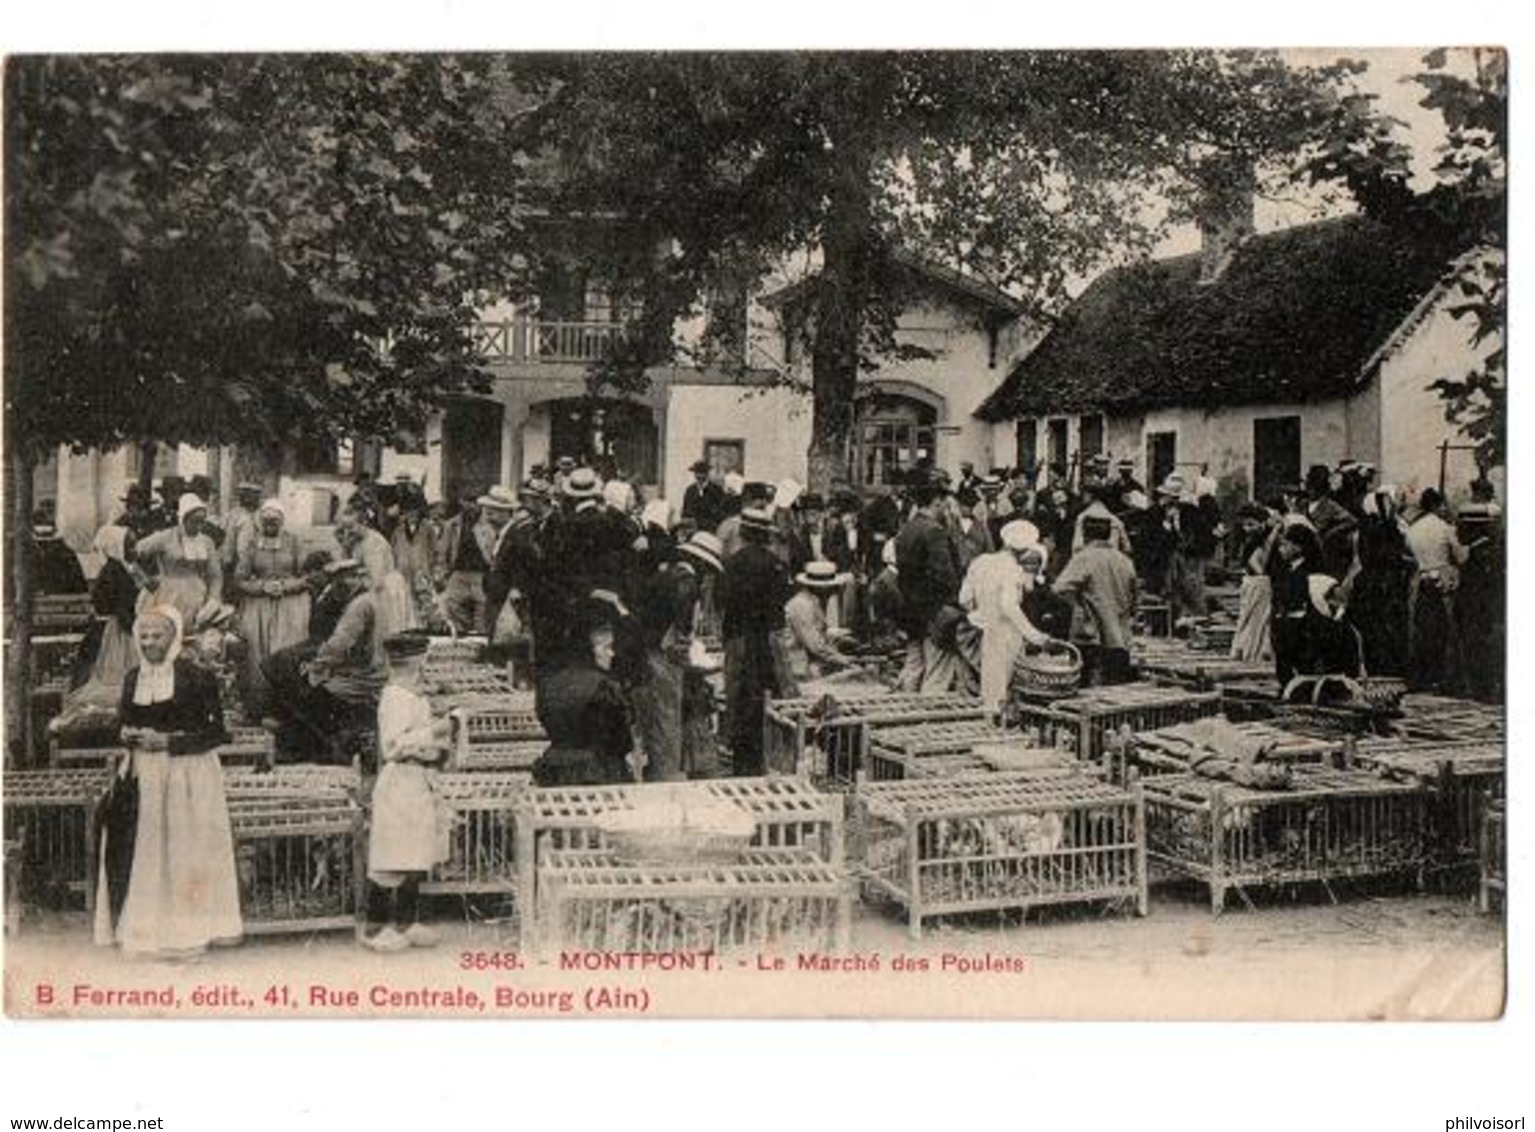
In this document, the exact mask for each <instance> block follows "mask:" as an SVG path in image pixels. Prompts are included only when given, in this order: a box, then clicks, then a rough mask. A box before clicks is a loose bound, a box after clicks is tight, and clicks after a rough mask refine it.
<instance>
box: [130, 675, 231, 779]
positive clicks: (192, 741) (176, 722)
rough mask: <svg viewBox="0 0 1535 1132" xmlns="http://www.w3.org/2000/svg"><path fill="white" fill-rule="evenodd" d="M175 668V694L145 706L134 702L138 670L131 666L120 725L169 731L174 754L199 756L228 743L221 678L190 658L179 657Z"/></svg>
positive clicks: (169, 743) (171, 749) (170, 746)
mask: <svg viewBox="0 0 1535 1132" xmlns="http://www.w3.org/2000/svg"><path fill="white" fill-rule="evenodd" d="M175 669H176V692H175V695H173V696H172V697H171V698H170V699H168V700H166V701H164V702H163V703H158V704H145V705H140V704H136V703H134V702H133V694H134V690H135V689H136V688H137V687H138V683H139V670H138V668H136V667H135V668H133V669H130V670H129V672H128V675H127V676H126V677H124V678H123V691H122V697H121V699H120V700H119V701H118V705H117V719H118V723H119V725H120V726H122V727H152V728H154V729H155V730H156V731H165V732H168V733H169V735H170V739H169V741H168V743H167V748H168V750H169V752H170V753H171V754H172V755H199V754H202V753H203V752H204V751H210V750H212V749H213V748H214V747H217V746H218V745H219V744H221V743H226V742H228V741H229V733H228V732H227V731H226V730H225V728H224V711H223V709H222V708H221V707H220V706H219V686H218V679H217V678H216V677H215V676H214V675H213V673H211V672H208V671H207V670H205V669H202V668H199V667H198V666H197V665H195V664H193V663H192V662H191V661H190V660H182V659H179V658H178V659H177V660H176V662H175Z"/></svg>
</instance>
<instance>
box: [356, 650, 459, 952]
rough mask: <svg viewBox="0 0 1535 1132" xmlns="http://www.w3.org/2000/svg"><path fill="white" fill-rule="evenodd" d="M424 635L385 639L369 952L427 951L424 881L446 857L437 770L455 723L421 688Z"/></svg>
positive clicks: (433, 938)
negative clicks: (435, 713)
mask: <svg viewBox="0 0 1535 1132" xmlns="http://www.w3.org/2000/svg"><path fill="white" fill-rule="evenodd" d="M426 648H427V638H426V635H425V634H424V633H399V634H396V635H395V636H392V637H389V638H388V639H386V640H385V641H384V655H385V657H386V658H387V659H388V661H389V682H388V683H387V684H385V685H384V690H383V692H382V694H381V695H380V697H379V702H378V747H379V772H378V781H377V782H376V783H375V784H374V787H373V813H372V821H371V823H370V830H369V837H368V881H369V884H368V926H367V929H366V930H365V932H364V934H363V938H362V943H363V946H364V947H367V948H370V949H371V950H373V951H403V950H405V949H406V948H409V947H430V946H432V945H433V944H434V943H436V942H437V933H436V932H434V931H432V929H431V928H429V927H427V926H426V925H424V924H422V923H421V921H420V902H421V901H420V892H421V882H422V881H423V880H424V879H426V875H427V873H429V872H430V871H431V870H432V867H433V866H434V865H436V864H438V863H439V862H441V861H443V860H445V859H446V858H447V844H446V838H444V837H442V836H441V830H442V828H443V827H442V824H441V823H440V820H439V800H438V796H437V793H436V791H435V790H434V789H433V782H434V780H435V778H436V775H437V771H436V770H435V769H434V768H435V766H436V764H437V763H439V762H440V761H441V760H442V758H443V756H444V754H445V753H446V751H447V747H448V744H449V742H450V740H451V736H452V724H451V722H450V721H449V720H448V719H447V718H441V719H434V718H433V717H432V708H431V704H430V703H429V702H428V701H427V698H426V696H425V695H423V694H422V692H421V690H420V686H419V676H420V671H421V661H422V658H423V657H424V656H425V655H426Z"/></svg>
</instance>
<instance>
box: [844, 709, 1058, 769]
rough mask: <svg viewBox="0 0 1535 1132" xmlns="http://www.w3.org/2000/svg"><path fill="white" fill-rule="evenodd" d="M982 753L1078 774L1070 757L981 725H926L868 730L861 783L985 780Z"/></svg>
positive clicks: (969, 722) (945, 722)
mask: <svg viewBox="0 0 1535 1132" xmlns="http://www.w3.org/2000/svg"><path fill="white" fill-rule="evenodd" d="M988 752H1005V753H1006V754H1008V755H1012V756H1017V757H1018V758H1019V759H1032V760H1034V761H1038V762H1040V763H1054V764H1057V765H1060V766H1062V767H1067V766H1069V768H1070V769H1072V770H1074V771H1075V770H1080V769H1081V764H1080V763H1078V762H1077V760H1076V755H1075V752H1061V751H1058V750H1056V749H1054V748H1044V747H1038V746H1034V745H1033V744H1030V743H1029V742H1028V740H1027V739H1025V738H1023V737H1022V736H1021V735H1019V733H1018V732H1016V731H1006V730H1004V729H1002V728H1000V727H998V726H996V725H995V724H993V723H990V722H988V721H986V720H984V719H959V720H937V721H934V720H929V721H927V722H924V723H909V724H897V725H894V726H884V725H880V726H874V727H871V728H870V729H869V733H868V757H867V759H866V760H865V764H864V765H865V768H866V769H865V771H864V781H866V782H898V781H900V780H902V779H907V778H945V777H950V776H953V775H956V774H986V773H990V772H992V771H994V770H996V769H998V768H997V766H996V764H995V762H994V761H992V759H989V758H988V757H987V755H988Z"/></svg>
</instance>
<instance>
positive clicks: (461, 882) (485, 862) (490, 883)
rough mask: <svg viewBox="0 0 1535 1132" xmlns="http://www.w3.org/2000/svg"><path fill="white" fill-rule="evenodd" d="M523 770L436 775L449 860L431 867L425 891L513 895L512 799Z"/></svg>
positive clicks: (523, 785)
mask: <svg viewBox="0 0 1535 1132" xmlns="http://www.w3.org/2000/svg"><path fill="white" fill-rule="evenodd" d="M529 782H530V776H529V775H527V774H525V773H515V772H514V773H506V772H495V771H492V772H484V771H457V772H453V773H448V774H440V775H438V776H437V779H436V784H435V789H436V792H437V796H438V797H439V798H440V799H442V801H443V803H444V805H445V806H446V807H447V809H448V810H449V811H450V813H451V815H452V817H451V821H452V826H451V830H450V832H449V835H448V845H449V850H448V859H447V860H446V861H444V862H443V863H442V864H440V865H438V866H437V867H436V868H435V869H433V870H432V873H431V876H430V877H429V878H428V880H427V883H426V884H425V885H424V886H423V888H422V891H423V892H427V893H457V894H471V893H472V894H482V895H483V894H491V895H508V896H510V895H515V894H516V891H517V821H516V809H517V803H518V801H519V800H520V799H521V797H522V795H523V793H524V791H526V790H527V789H528V785H529Z"/></svg>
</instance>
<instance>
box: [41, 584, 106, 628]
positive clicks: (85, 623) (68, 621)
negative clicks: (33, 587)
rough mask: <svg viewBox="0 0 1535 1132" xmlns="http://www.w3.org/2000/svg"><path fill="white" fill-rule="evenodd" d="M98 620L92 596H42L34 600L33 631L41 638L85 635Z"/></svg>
mask: <svg viewBox="0 0 1535 1132" xmlns="http://www.w3.org/2000/svg"><path fill="white" fill-rule="evenodd" d="M95 620H96V610H95V608H94V607H93V606H92V605H91V595H90V594H88V593H87V594H40V595H37V596H35V597H33V599H32V631H33V632H34V633H36V634H38V635H39V636H49V635H52V634H56V633H84V632H86V631H87V630H88V629H89V628H90V627H91V623H92V622H93V621H95Z"/></svg>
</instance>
